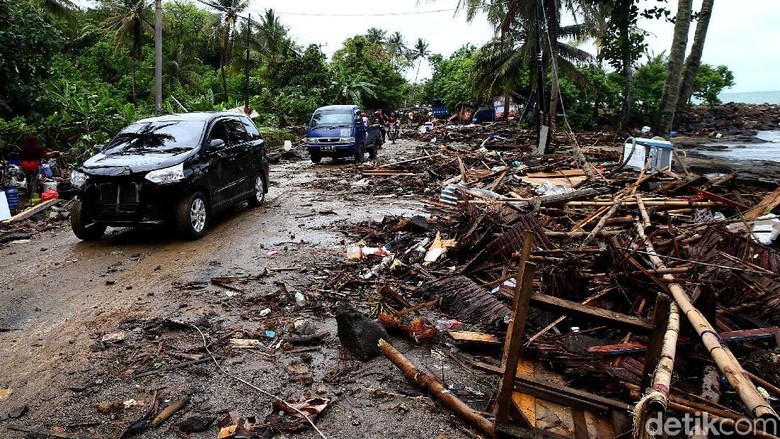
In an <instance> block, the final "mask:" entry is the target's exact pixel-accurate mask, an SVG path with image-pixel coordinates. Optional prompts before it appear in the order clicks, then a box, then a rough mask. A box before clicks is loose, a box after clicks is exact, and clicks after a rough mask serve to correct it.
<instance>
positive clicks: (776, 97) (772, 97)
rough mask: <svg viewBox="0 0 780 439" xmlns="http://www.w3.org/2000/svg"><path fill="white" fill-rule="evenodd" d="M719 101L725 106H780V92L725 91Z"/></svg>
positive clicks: (720, 95) (719, 96)
mask: <svg viewBox="0 0 780 439" xmlns="http://www.w3.org/2000/svg"><path fill="white" fill-rule="evenodd" d="M718 99H720V101H721V102H722V103H724V104H728V103H729V102H734V103H738V104H777V105H780V90H774V91H747V92H735V91H724V92H722V93H720V94H719V95H718Z"/></svg>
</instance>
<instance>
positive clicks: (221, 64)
mask: <svg viewBox="0 0 780 439" xmlns="http://www.w3.org/2000/svg"><path fill="white" fill-rule="evenodd" d="M229 38H230V27H229V25H228V27H226V28H225V35H224V37H223V40H222V53H221V54H220V56H219V69H220V71H221V73H222V92H223V93H224V96H225V102H227V101H228V90H227V78H226V77H225V64H227V51H228V39H229Z"/></svg>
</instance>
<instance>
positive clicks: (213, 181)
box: [205, 119, 233, 207]
mask: <svg viewBox="0 0 780 439" xmlns="http://www.w3.org/2000/svg"><path fill="white" fill-rule="evenodd" d="M225 122H226V120H225V119H218V120H217V121H215V122H214V123H213V124H212V126H211V128H210V129H209V134H208V136H206V145H205V147H206V157H207V158H206V160H207V162H208V167H207V169H206V174H207V178H208V181H209V184H210V185H211V191H212V194H211V204H212V206H214V207H219V206H220V205H223V204H225V202H227V201H228V200H229V199H230V198H231V197H232V195H231V188H232V181H233V177H232V175H231V169H232V165H231V154H230V138H229V136H228V131H227V126H226V124H225ZM215 140H221V141H222V142H223V143H222V145H221V146H213V145H212V142H213V141H215Z"/></svg>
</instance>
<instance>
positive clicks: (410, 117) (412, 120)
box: [407, 110, 414, 128]
mask: <svg viewBox="0 0 780 439" xmlns="http://www.w3.org/2000/svg"><path fill="white" fill-rule="evenodd" d="M407 117H408V118H409V128H412V125H413V124H414V111H412V110H409V114H408V115H407Z"/></svg>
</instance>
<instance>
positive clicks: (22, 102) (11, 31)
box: [0, 0, 64, 119]
mask: <svg viewBox="0 0 780 439" xmlns="http://www.w3.org/2000/svg"><path fill="white" fill-rule="evenodd" d="M63 43H64V41H63V40H62V33H61V32H60V31H59V30H58V29H56V28H55V27H54V25H53V24H52V23H51V21H50V20H49V19H48V17H47V16H45V15H41V14H39V13H38V11H37V10H36V9H35V8H34V7H33V6H32V5H31V4H30V3H28V2H26V1H21V2H16V1H11V0H0V116H2V117H3V118H9V119H10V118H13V117H14V116H16V115H19V114H22V115H23V114H27V113H29V112H30V111H33V110H36V111H44V110H43V109H39V108H35V103H36V97H37V96H39V95H40V90H41V89H42V84H43V82H44V81H45V80H46V79H47V77H48V75H49V66H50V65H51V59H52V56H53V55H54V53H56V52H58V51H59V49H60V48H62V46H63Z"/></svg>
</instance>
